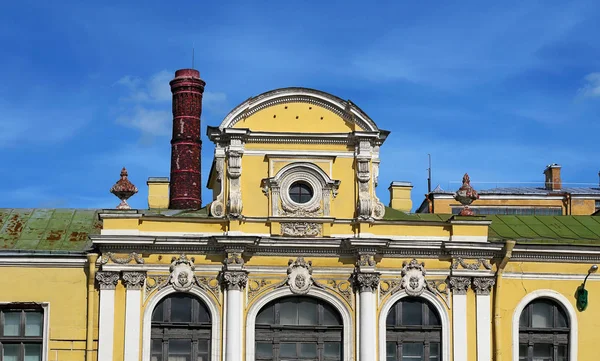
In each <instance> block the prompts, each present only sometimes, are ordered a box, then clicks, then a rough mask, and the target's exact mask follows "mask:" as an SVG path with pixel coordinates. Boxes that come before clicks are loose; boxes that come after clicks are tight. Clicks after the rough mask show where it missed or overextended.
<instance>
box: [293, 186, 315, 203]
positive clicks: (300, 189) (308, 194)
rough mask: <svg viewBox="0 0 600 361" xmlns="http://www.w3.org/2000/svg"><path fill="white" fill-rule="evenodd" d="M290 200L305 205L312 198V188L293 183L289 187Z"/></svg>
mask: <svg viewBox="0 0 600 361" xmlns="http://www.w3.org/2000/svg"><path fill="white" fill-rule="evenodd" d="M289 194H290V198H291V199H292V200H293V201H294V202H296V203H306V202H308V201H310V200H311V199H312V197H313V190H312V188H311V187H310V186H309V185H308V184H307V183H305V182H294V183H292V185H291V186H290V191H289Z"/></svg>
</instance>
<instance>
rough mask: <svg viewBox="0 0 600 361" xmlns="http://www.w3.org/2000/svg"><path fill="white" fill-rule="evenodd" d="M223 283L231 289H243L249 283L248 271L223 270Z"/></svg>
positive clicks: (226, 287)
mask: <svg viewBox="0 0 600 361" xmlns="http://www.w3.org/2000/svg"><path fill="white" fill-rule="evenodd" d="M221 283H222V284H223V286H224V287H225V289H227V290H228V291H230V290H242V289H244V288H245V287H246V285H247V284H248V271H245V270H241V271H223V272H221Z"/></svg>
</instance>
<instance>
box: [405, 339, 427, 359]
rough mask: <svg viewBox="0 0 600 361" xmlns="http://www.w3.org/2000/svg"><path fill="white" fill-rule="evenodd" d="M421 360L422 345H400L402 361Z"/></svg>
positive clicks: (406, 343)
mask: <svg viewBox="0 0 600 361" xmlns="http://www.w3.org/2000/svg"><path fill="white" fill-rule="evenodd" d="M416 360H420V361H421V360H423V344H422V343H408V342H405V343H403V344H402V361H416Z"/></svg>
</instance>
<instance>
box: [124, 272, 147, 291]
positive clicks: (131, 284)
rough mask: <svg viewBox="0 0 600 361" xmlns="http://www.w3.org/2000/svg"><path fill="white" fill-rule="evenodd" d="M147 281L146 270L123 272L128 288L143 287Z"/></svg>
mask: <svg viewBox="0 0 600 361" xmlns="http://www.w3.org/2000/svg"><path fill="white" fill-rule="evenodd" d="M144 281H146V272H123V283H124V284H125V287H126V288H128V289H141V288H142V287H144Z"/></svg>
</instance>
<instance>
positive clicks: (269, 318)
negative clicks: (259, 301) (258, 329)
mask: <svg viewBox="0 0 600 361" xmlns="http://www.w3.org/2000/svg"><path fill="white" fill-rule="evenodd" d="M256 323H260V324H264V325H272V324H274V323H275V318H274V317H273V305H270V306H268V307H267V308H263V309H262V310H260V313H259V314H258V316H256Z"/></svg>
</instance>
